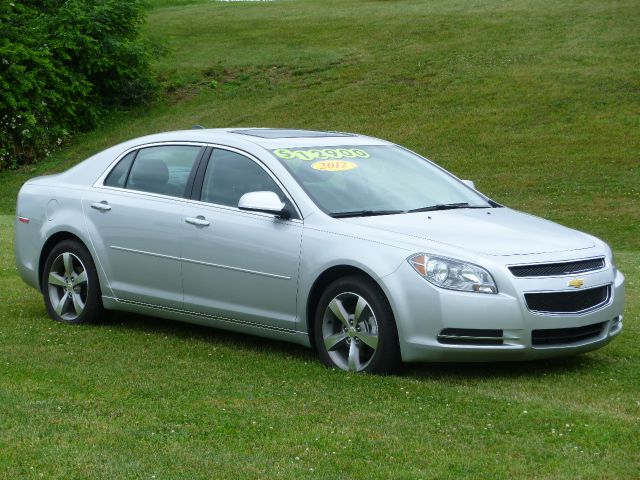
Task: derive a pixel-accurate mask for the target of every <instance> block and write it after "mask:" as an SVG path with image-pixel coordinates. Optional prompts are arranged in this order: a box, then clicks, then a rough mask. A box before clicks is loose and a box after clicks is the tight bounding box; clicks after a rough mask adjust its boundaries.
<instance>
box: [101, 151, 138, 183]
mask: <svg viewBox="0 0 640 480" xmlns="http://www.w3.org/2000/svg"><path fill="white" fill-rule="evenodd" d="M135 157H136V152H135V151H134V152H130V153H128V154H127V155H126V156H125V157H124V158H123V159H122V160H120V161H119V162H118V164H117V165H116V166H115V167H114V169H113V170H111V172H110V173H109V175H108V176H107V178H106V180H105V181H104V184H105V186H107V187H118V188H124V184H125V182H126V181H127V174H128V173H129V168H131V162H133V159H134V158H135Z"/></svg>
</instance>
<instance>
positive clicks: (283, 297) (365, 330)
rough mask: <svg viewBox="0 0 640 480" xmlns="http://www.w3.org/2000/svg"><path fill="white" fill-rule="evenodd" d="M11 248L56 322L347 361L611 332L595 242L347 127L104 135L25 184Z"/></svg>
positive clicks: (620, 301)
mask: <svg viewBox="0 0 640 480" xmlns="http://www.w3.org/2000/svg"><path fill="white" fill-rule="evenodd" d="M15 246H16V257H17V259H16V260H17V265H18V269H19V272H20V275H21V276H22V278H23V279H24V281H25V282H27V283H28V284H29V285H31V286H33V287H34V288H37V289H38V290H40V291H41V292H42V294H43V296H44V301H45V306H46V309H47V311H48V313H49V315H50V316H51V317H52V318H53V319H55V320H58V321H61V322H66V323H83V322H90V321H95V320H98V319H99V318H100V317H101V316H102V315H103V314H104V312H105V310H123V311H129V312H137V313H142V314H147V315H152V316H157V317H165V318H170V319H175V320H182V321H185V322H192V323H197V324H203V325H210V326H213V327H218V328H224V329H229V330H234V331H239V332H245V333H250V334H254V335H260V336H263V337H269V338H275V339H280V340H287V341H291V342H295V343H299V344H302V345H306V346H309V347H313V348H315V349H316V350H317V352H318V354H319V356H320V358H321V360H322V361H323V362H324V363H325V364H326V365H328V366H330V367H336V368H340V369H344V370H351V371H366V372H378V373H383V372H390V371H392V370H394V369H395V368H396V367H397V366H398V365H399V364H400V362H401V361H404V362H415V361H488V360H520V359H534V358H546V357H554V356H561V355H573V354H576V353H580V352H586V351H589V350H593V349H596V348H599V347H601V346H603V345H605V344H606V343H607V342H609V341H610V340H611V339H612V338H613V337H615V336H616V335H617V334H619V333H620V331H621V329H622V319H623V306H624V285H623V284H624V276H623V275H622V273H621V272H620V271H618V269H617V268H616V264H615V261H614V257H613V255H612V252H611V250H610V248H609V247H608V246H607V245H606V244H605V243H604V242H602V241H601V240H599V239H597V238H595V237H593V236H591V235H587V234H585V233H581V232H578V231H575V230H571V229H568V228H565V227H562V226H560V225H557V224H555V223H552V222H549V221H546V220H543V219H540V218H537V217H534V216H531V215H527V214H524V213H520V212H517V211H514V210H511V209H509V208H506V207H504V206H502V205H500V204H498V203H497V202H495V201H493V200H491V199H489V198H487V197H486V196H485V195H483V194H481V193H479V192H478V191H477V190H475V188H474V186H473V184H472V183H471V182H469V181H461V180H459V179H458V178H456V177H455V176H453V175H452V174H450V173H448V172H447V171H445V170H443V169H442V168H440V167H438V166H437V165H435V164H434V163H432V162H430V161H429V160H427V159H425V158H423V157H421V156H419V155H417V154H415V153H413V152H411V151H409V150H407V149H405V148H402V147H400V146H397V145H394V144H392V143H390V142H387V141H384V140H379V139H375V138H371V137H366V136H361V135H353V134H349V133H336V132H314V131H304V130H278V129H257V128H256V129H253V128H249V129H212V130H205V129H199V130H198V129H196V130H189V131H178V132H169V133H162V134H158V135H152V136H148V137H143V138H138V139H135V140H131V141H128V142H125V143H122V144H120V145H117V146H115V147H112V148H109V149H107V150H105V151H103V152H100V153H98V154H97V155H94V156H93V157H91V158H89V159H87V160H85V161H83V162H81V163H79V164H78V165H76V166H75V167H73V168H71V169H69V170H67V171H66V172H64V173H61V174H58V175H49V176H44V177H38V178H34V179H31V180H29V181H28V182H27V183H25V185H24V186H23V187H22V189H21V190H20V193H19V196H18V202H17V212H16V227H15Z"/></svg>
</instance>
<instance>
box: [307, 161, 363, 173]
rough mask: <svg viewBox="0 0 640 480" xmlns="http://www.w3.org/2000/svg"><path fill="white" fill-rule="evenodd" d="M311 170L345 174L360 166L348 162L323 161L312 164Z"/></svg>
mask: <svg viewBox="0 0 640 480" xmlns="http://www.w3.org/2000/svg"><path fill="white" fill-rule="evenodd" d="M311 168H314V169H316V170H320V171H322V172H344V171H345V170H353V169H354V168H358V164H357V163H353V162H348V161H346V160H321V161H319V162H314V163H312V164H311Z"/></svg>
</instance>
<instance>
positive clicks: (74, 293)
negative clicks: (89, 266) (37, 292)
mask: <svg viewBox="0 0 640 480" xmlns="http://www.w3.org/2000/svg"><path fill="white" fill-rule="evenodd" d="M47 283H48V289H49V300H50V301H51V305H52V306H53V310H54V311H55V312H56V313H57V314H58V316H59V317H60V318H62V319H63V320H75V319H76V318H78V317H79V316H80V315H81V314H82V312H83V311H84V308H85V306H86V304H87V288H88V286H89V282H88V279H87V270H86V269H85V268H84V265H83V264H82V262H81V261H80V259H79V258H78V257H77V256H76V255H74V254H73V253H70V252H64V253H61V254H60V255H58V256H57V257H56V259H55V260H54V261H53V263H52V264H51V269H50V270H49V276H48V279H47Z"/></svg>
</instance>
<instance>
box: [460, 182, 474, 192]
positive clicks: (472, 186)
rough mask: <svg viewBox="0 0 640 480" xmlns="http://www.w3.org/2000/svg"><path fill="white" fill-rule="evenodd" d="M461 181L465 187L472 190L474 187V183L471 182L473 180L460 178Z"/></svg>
mask: <svg viewBox="0 0 640 480" xmlns="http://www.w3.org/2000/svg"><path fill="white" fill-rule="evenodd" d="M462 183H464V184H465V185H466V186H467V187H471V188H473V189H474V190H475V189H476V184H475V183H473V180H462Z"/></svg>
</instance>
